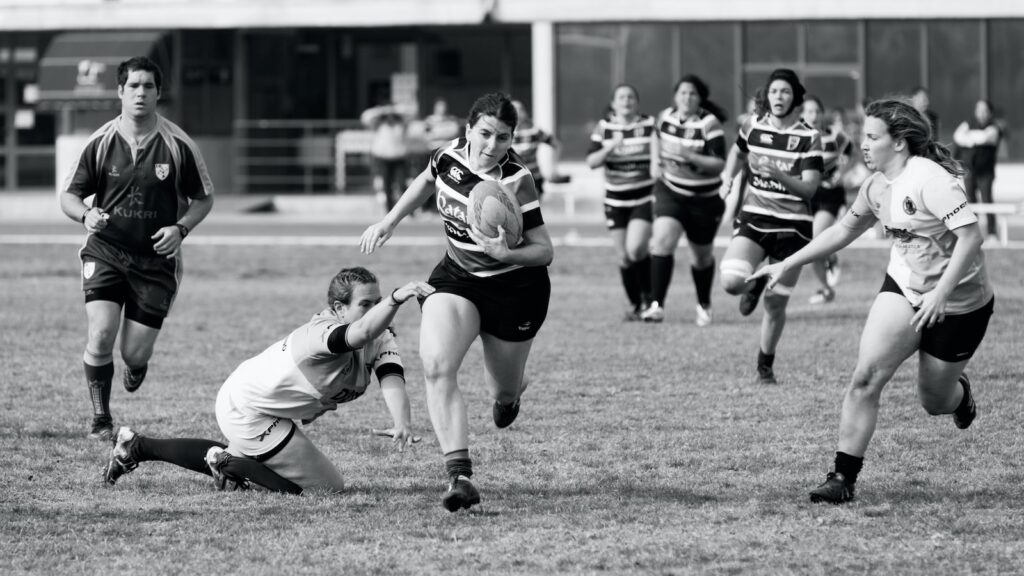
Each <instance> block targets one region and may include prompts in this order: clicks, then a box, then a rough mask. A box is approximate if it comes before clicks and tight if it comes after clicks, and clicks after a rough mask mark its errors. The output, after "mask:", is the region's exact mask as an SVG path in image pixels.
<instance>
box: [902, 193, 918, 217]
mask: <svg viewBox="0 0 1024 576" xmlns="http://www.w3.org/2000/svg"><path fill="white" fill-rule="evenodd" d="M903 211H904V212H906V213H907V215H908V216H913V215H914V213H916V212H917V205H915V204H914V201H913V200H911V199H910V196H907V197H906V198H904V199H903Z"/></svg>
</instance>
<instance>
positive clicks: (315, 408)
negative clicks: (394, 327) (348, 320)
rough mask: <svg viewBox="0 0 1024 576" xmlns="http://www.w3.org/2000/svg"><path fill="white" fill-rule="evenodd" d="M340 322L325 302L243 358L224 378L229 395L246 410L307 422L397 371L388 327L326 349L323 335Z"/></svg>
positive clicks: (398, 358)
mask: <svg viewBox="0 0 1024 576" xmlns="http://www.w3.org/2000/svg"><path fill="white" fill-rule="evenodd" d="M342 326H344V323H343V322H342V321H341V320H339V319H338V317H337V316H336V315H335V314H334V312H332V311H331V309H330V308H327V309H325V310H322V311H320V312H319V313H317V314H316V315H314V316H313V317H312V318H311V319H310V320H309V322H306V323H305V324H303V325H302V326H300V327H298V328H296V329H295V330H293V331H292V333H291V334H289V335H288V337H287V338H285V339H283V340H278V341H277V342H275V343H273V344H271V345H270V346H269V347H267V349H266V350H264V351H263V352H261V353H260V354H259V355H258V356H254V357H252V358H250V359H248V360H246V361H245V362H242V363H241V364H240V365H239V366H238V368H235V371H234V372H233V373H232V374H231V377H230V378H228V380H227V382H226V383H225V386H229V387H230V388H229V392H230V394H231V400H232V402H234V404H235V405H236V406H237V407H239V408H240V409H243V410H244V411H246V412H249V413H255V414H266V415H268V416H274V417H276V418H289V419H292V420H303V421H306V422H309V421H311V420H314V419H316V418H317V417H319V416H320V415H322V414H323V413H324V412H327V411H329V410H335V409H337V407H338V404H343V403H345V402H351V401H352V400H355V399H356V398H359V397H360V396H362V395H363V393H364V392H366V387H367V386H368V385H369V384H370V374H371V372H376V374H377V376H378V380H379V379H380V378H381V377H383V376H386V375H388V374H402V373H403V371H404V368H403V367H402V358H401V356H400V355H399V352H398V343H397V342H396V341H395V335H394V334H393V333H392V332H391V330H390V329H388V330H385V331H384V333H383V334H381V335H380V336H378V337H376V338H374V339H373V340H371V341H369V342H367V343H366V344H364V345H363V347H362V348H359V349H356V350H350V351H348V352H342V353H340V354H339V353H335V352H331V350H330V348H329V347H328V345H327V340H328V338H329V337H330V336H331V333H332V332H334V331H335V330H336V329H337V328H341V327H342Z"/></svg>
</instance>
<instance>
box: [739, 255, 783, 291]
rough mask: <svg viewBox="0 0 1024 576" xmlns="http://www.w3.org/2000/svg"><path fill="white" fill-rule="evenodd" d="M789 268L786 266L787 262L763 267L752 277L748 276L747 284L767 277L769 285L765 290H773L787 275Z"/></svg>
mask: <svg viewBox="0 0 1024 576" xmlns="http://www.w3.org/2000/svg"><path fill="white" fill-rule="evenodd" d="M787 268H788V267H787V266H786V261H785V260H783V261H781V262H776V263H774V264H767V265H765V266H762V267H761V269H760V270H757V271H756V272H754V273H753V274H751V275H750V276H747V282H753V281H754V280H757V279H758V278H763V277H766V276H767V277H768V284H766V285H765V288H767V289H769V290H771V289H772V288H773V287H774V286H775V285H776V284H777V283H778V282H779V278H781V277H782V275H783V274H785V273H786V269H787Z"/></svg>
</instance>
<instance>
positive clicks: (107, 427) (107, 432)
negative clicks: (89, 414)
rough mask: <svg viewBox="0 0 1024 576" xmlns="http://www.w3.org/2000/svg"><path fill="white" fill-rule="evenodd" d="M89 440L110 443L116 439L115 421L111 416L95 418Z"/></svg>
mask: <svg viewBox="0 0 1024 576" xmlns="http://www.w3.org/2000/svg"><path fill="white" fill-rule="evenodd" d="M89 438H92V439H93V440H101V441H103V442H110V441H111V440H113V439H114V420H113V419H112V418H111V417H110V416H93V418H92V431H91V432H89Z"/></svg>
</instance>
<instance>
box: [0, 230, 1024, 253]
mask: <svg viewBox="0 0 1024 576" xmlns="http://www.w3.org/2000/svg"><path fill="white" fill-rule="evenodd" d="M551 241H552V243H553V244H554V245H555V246H574V247H582V248H607V247H610V246H611V245H612V241H611V238H609V237H607V236H580V235H579V234H575V233H573V232H569V233H568V234H563V235H561V236H555V237H553V238H552V239H551ZM84 242H85V237H83V236H82V235H81V234H0V244H6V245H39V244H71V245H75V246H81V245H82V244H83V243H84ZM187 244H189V245H200V246H352V247H355V246H358V245H359V236H296V235H290V236H278V235H250V236H236V235H207V236H204V235H201V234H197V235H195V236H191V237H189V239H188V241H187ZM680 244H685V239H684V240H683V241H682V242H681V243H680ZM388 245H389V246H442V245H444V238H443V237H440V236H393V237H392V238H391V239H390V240H388ZM728 245H729V238H727V237H724V236H722V237H718V238H715V246H716V247H719V248H724V247H726V246H728ZM888 246H889V242H888V241H887V240H879V239H875V238H860V239H858V240H856V241H854V243H853V244H851V245H850V246H849V247H848V248H846V249H850V248H886V247H888ZM1004 248H1005V249H1010V250H1021V249H1024V241H1019V240H1014V241H1011V242H1010V243H1009V244H1008V245H1007V246H1005V247H1004V246H1000V245H998V244H993V245H989V244H986V245H985V249H986V250H993V249H997V250H998V249H1004Z"/></svg>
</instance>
